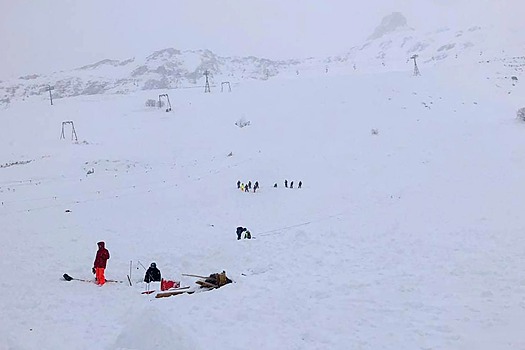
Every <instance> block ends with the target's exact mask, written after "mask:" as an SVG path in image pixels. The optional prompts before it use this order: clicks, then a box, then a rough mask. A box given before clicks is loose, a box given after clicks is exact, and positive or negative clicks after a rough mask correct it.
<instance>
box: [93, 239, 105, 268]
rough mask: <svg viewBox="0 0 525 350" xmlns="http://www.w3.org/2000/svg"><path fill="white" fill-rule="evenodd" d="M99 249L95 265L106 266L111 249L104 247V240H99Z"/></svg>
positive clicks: (97, 266)
mask: <svg viewBox="0 0 525 350" xmlns="http://www.w3.org/2000/svg"><path fill="white" fill-rule="evenodd" d="M97 244H98V251H97V256H96V257H95V262H94V263H93V267H95V268H103V269H105V268H106V262H107V261H108V259H109V251H108V250H107V249H106V248H105V247H104V242H98V243H97Z"/></svg>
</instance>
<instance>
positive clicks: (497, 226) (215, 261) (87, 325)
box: [0, 64, 525, 350]
mask: <svg viewBox="0 0 525 350" xmlns="http://www.w3.org/2000/svg"><path fill="white" fill-rule="evenodd" d="M407 68H408V67H407ZM494 69H495V68H494V66H492V65H490V64H486V65H481V64H480V65H475V66H473V65H471V64H468V65H467V64H465V65H458V66H455V67H446V68H444V67H442V68H439V67H438V68H435V69H434V70H432V71H424V72H423V76H421V77H417V78H415V77H412V76H411V72H410V71H401V72H386V73H380V74H353V75H345V74H338V75H333V74H326V75H323V76H318V77H312V76H305V75H298V76H295V77H293V76H292V77H289V78H287V79H276V80H272V81H266V82H245V83H241V84H239V85H236V86H234V88H233V91H232V92H231V93H219V92H218V90H217V89H215V90H213V91H212V93H211V94H204V93H203V91H202V90H201V89H180V90H177V89H175V90H169V91H164V90H162V91H149V92H136V93H133V94H131V95H110V96H107V95H97V96H87V97H86V96H78V97H74V98H68V99H57V100H56V101H55V105H54V106H53V107H51V106H49V104H48V102H47V101H46V100H45V99H44V96H35V97H33V98H30V99H28V100H26V101H24V102H21V101H19V102H16V103H12V104H11V105H10V106H9V108H6V109H2V110H0V121H1V125H2V127H1V128H0V165H1V168H0V198H1V202H2V203H1V206H0V224H1V227H2V230H1V238H2V244H1V252H2V253H1V259H0V270H1V271H2V279H0V310H2V312H1V318H0V349H2V350H4V349H17V350H18V349H209V348H210V347H213V348H217V349H301V350H305V349H374V350H376V349H525V336H524V335H523V320H524V319H525V275H524V269H523V268H524V266H525V235H523V232H524V230H525V218H524V215H523V198H525V186H523V178H524V175H525V153H524V149H525V137H524V133H525V124H524V123H519V122H518V121H517V120H516V118H515V111H516V110H517V109H518V108H519V107H523V100H522V97H523V96H525V91H524V89H523V88H522V87H521V85H520V84H521V80H523V79H522V78H521V77H522V75H520V81H519V83H518V84H516V86H514V87H511V86H510V84H508V85H506V86H504V87H502V86H503V84H504V83H505V81H504V80H501V81H499V82H498V84H499V88H498V87H496V86H495V83H494V79H493V78H494V76H495V74H496V72H495V71H494ZM349 70H351V67H350V68H349ZM488 78H490V79H488ZM508 89H511V90H509V91H507V90H508ZM164 92H167V93H169V94H170V99H171V101H172V105H173V111H172V112H171V113H165V112H164V111H163V110H156V109H149V108H146V107H144V101H145V100H146V99H148V98H153V99H155V98H156V96H157V95H158V94H159V93H164ZM507 92H508V93H507ZM510 92H512V93H510ZM520 96H521V100H520ZM240 118H244V119H245V120H247V121H250V125H249V126H246V127H244V128H239V127H237V126H236V125H235V122H236V121H237V120H239V119H240ZM66 120H73V121H74V123H75V128H76V131H77V133H78V136H79V141H78V142H72V141H71V140H70V137H71V132H70V129H68V128H66V133H65V134H66V140H60V139H59V136H60V131H61V122H62V121H66ZM372 129H376V130H377V134H374V133H372V132H371V131H372ZM230 152H232V155H231V156H228V155H229V154H230ZM90 169H93V170H94V173H93V174H89V175H88V174H87V172H88V171H89V170H90ZM285 179H287V180H288V181H292V180H293V181H294V182H295V184H296V186H297V183H298V181H299V180H302V182H303V183H304V186H303V188H302V189H297V188H294V189H287V188H284V187H283V182H284V180H285ZM237 180H241V181H244V182H247V181H248V180H251V181H252V182H254V181H259V183H260V184H261V189H260V191H258V192H257V193H242V192H240V191H239V190H237V189H236V182H237ZM274 183H278V188H273V184H274ZM66 210H70V212H66ZM239 225H242V226H245V227H248V228H249V229H250V230H251V231H252V234H253V235H254V236H255V239H252V240H241V241H237V240H236V235H235V228H236V227H237V226H239ZM99 240H104V241H105V242H106V247H107V248H108V249H109V251H110V253H111V259H110V260H109V262H108V268H107V270H106V275H107V277H108V278H112V279H118V280H125V279H126V274H128V273H129V266H130V261H131V262H132V280H133V281H134V282H135V284H134V286H133V287H129V286H128V285H126V284H125V283H122V284H111V283H108V284H106V285H105V286H103V287H98V286H96V285H95V284H88V283H84V282H78V281H70V282H66V281H64V280H63V279H62V277H61V276H62V274H63V273H68V274H70V275H71V276H73V277H76V278H92V275H91V267H92V264H93V259H94V256H95V252H96V242H97V241H99ZM139 261H140V262H141V263H142V264H144V265H146V266H147V264H149V263H150V262H151V261H155V262H156V263H157V266H158V267H159V268H160V269H161V271H162V273H163V276H164V277H166V278H172V279H177V280H180V281H181V285H188V286H194V280H195V279H194V278H190V277H184V276H182V275H181V274H182V273H193V274H199V275H207V274H210V273H213V272H219V271H222V270H226V272H227V274H228V276H229V277H230V278H232V279H233V280H234V281H235V283H232V284H230V285H227V286H225V287H223V288H221V289H218V290H214V291H209V292H202V293H195V294H192V295H179V296H174V297H170V298H163V299H155V297H154V296H155V294H151V295H142V294H141V293H140V292H141V291H143V290H144V289H145V286H144V284H143V283H140V282H139V281H140V280H141V279H142V277H143V274H144V270H143V269H142V267H141V266H140V265H139V264H138V262H139ZM157 287H158V286H157Z"/></svg>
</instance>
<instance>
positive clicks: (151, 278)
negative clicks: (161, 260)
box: [144, 262, 161, 283]
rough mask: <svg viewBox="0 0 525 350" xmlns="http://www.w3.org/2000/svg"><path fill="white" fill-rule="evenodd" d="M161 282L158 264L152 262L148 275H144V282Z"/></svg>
mask: <svg viewBox="0 0 525 350" xmlns="http://www.w3.org/2000/svg"><path fill="white" fill-rule="evenodd" d="M160 280H161V276H160V270H159V269H158V268H157V264H155V263H154V262H152V263H151V265H150V266H149V269H148V270H147V271H146V274H145V275H144V282H146V283H150V282H160Z"/></svg>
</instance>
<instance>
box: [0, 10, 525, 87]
mask: <svg viewBox="0 0 525 350" xmlns="http://www.w3.org/2000/svg"><path fill="white" fill-rule="evenodd" d="M393 11H399V12H402V13H403V14H404V15H405V17H406V18H407V19H408V22H409V25H410V26H411V27H414V28H416V29H421V30H431V29H437V28H439V27H445V26H448V27H451V28H453V29H455V28H458V29H460V28H461V29H462V28H464V27H467V26H471V25H485V24H492V25H496V26H500V27H511V26H518V25H520V24H519V23H520V20H521V21H522V22H524V21H523V18H525V0H360V1H354V0H156V1H144V0H140V1H139V0H0V50H1V52H2V53H1V54H0V78H9V77H16V76H19V75H23V74H28V73H48V72H51V71H56V70H63V69H70V68H74V67H78V66H81V65H85V64H89V63H94V62H96V61H99V60H102V59H105V58H112V59H126V58H129V57H134V56H136V57H141V56H145V55H148V54H150V53H151V52H153V51H155V50H159V49H163V48H166V47H175V48H178V49H200V48H208V49H210V50H212V51H214V52H215V53H217V54H220V55H224V56H227V55H254V56H261V57H267V58H293V57H308V56H323V55H331V54H338V53H342V52H345V51H346V50H348V49H349V48H350V47H351V46H353V45H355V44H359V43H361V42H362V41H363V40H365V39H366V37H367V36H369V35H370V34H371V33H372V31H373V30H374V28H375V27H376V26H377V25H378V24H379V23H380V21H381V19H382V18H383V17H384V16H385V15H388V14H390V13H391V12H393ZM521 28H523V26H522V27H521Z"/></svg>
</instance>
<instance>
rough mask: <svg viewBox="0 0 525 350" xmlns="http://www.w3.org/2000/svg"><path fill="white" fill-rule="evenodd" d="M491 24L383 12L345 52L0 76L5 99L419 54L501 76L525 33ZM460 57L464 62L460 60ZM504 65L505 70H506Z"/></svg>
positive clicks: (180, 55)
mask: <svg viewBox="0 0 525 350" xmlns="http://www.w3.org/2000/svg"><path fill="white" fill-rule="evenodd" d="M499 33H500V32H498V31H495V30H494V28H493V27H481V26H472V27H467V28H462V29H460V30H454V29H450V28H447V27H443V28H440V29H439V30H436V31H432V32H424V31H420V30H417V28H413V27H411V26H410V24H409V22H408V20H407V18H406V17H405V16H404V15H403V14H402V13H400V12H393V13H391V14H389V15H387V16H385V17H384V18H383V19H382V20H381V21H380V23H378V25H377V26H376V27H375V28H374V29H373V30H372V31H371V34H370V35H369V36H368V40H366V41H363V42H362V43H361V44H359V45H356V46H352V47H350V48H349V49H347V50H346V51H345V52H344V53H342V54H340V55H333V56H325V57H322V56H319V57H311V58H306V59H286V60H272V59H268V58H264V57H254V56H244V57H242V56H234V57H228V56H221V55H218V54H217V53H215V52H213V51H211V50H208V49H199V50H182V49H180V48H166V49H162V50H157V51H155V52H153V53H151V54H149V55H147V56H145V57H144V56H143V57H140V56H135V57H130V58H126V59H123V60H116V59H110V58H106V59H103V60H101V61H98V62H94V63H91V64H87V65H84V66H81V67H78V68H75V69H72V70H64V71H59V72H55V73H52V74H43V75H41V74H29V75H23V76H20V77H18V78H17V79H10V80H6V81H3V82H0V101H1V103H3V104H8V103H9V102H11V101H14V100H17V99H26V98H29V97H31V96H35V95H42V94H46V95H45V96H47V92H46V91H47V88H48V86H49V85H52V86H53V88H54V91H53V95H54V96H55V98H61V97H68V96H77V95H94V94H103V93H111V94H114V93H117V94H124V93H130V92H132V91H137V90H152V89H171V88H188V87H198V86H203V84H204V75H203V74H204V72H205V71H209V72H210V78H211V80H210V81H211V83H212V86H217V87H218V86H219V85H220V84H221V83H222V82H226V81H227V82H230V83H232V84H234V83H237V82H240V81H243V80H252V79H256V80H267V79H271V78H273V77H276V76H295V75H299V74H309V75H320V74H326V73H328V72H336V71H345V72H354V73H357V72H361V73H362V72H371V71H372V72H373V71H379V72H384V71H391V70H406V69H410V68H411V66H410V65H408V64H407V62H408V59H409V58H410V57H411V56H412V55H414V54H417V55H418V56H419V64H420V67H422V68H423V69H425V67H426V66H433V65H440V64H450V65H454V64H458V62H460V61H461V62H465V60H470V61H472V62H478V61H480V60H488V61H493V60H496V61H498V62H500V64H501V65H502V69H503V70H502V75H505V74H507V75H508V74H511V73H512V69H511V70H510V71H508V68H509V67H508V62H507V61H508V60H513V57H515V56H518V57H519V56H520V55H523V52H522V49H523V45H520V43H521V44H523V43H524V41H525V40H521V41H520V40H517V39H515V38H514V37H513V36H512V35H511V33H509V35H508V36H507V35H506V36H503V37H502V36H501V35H500V34H499ZM458 60H459V61H458ZM505 67H506V68H507V69H505Z"/></svg>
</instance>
